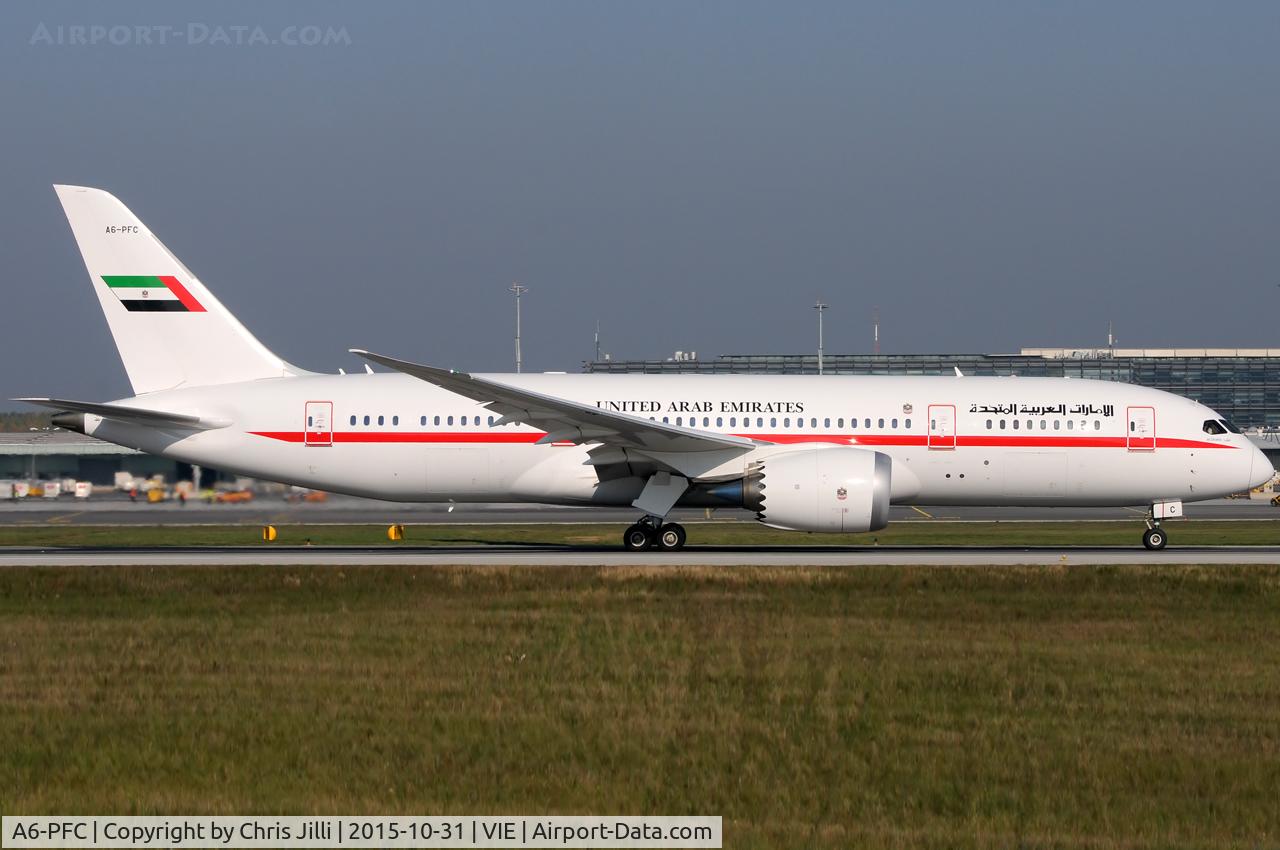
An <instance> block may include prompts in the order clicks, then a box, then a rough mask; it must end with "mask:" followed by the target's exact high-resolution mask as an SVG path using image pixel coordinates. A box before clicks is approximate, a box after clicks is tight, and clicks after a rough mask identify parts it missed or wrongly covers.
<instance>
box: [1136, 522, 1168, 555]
mask: <svg viewBox="0 0 1280 850" xmlns="http://www.w3.org/2000/svg"><path fill="white" fill-rule="evenodd" d="M1168 542H1169V538H1168V536H1167V535H1166V534H1165V533H1164V529H1163V528H1148V529H1147V530H1146V531H1144V532H1143V533H1142V545H1143V546H1146V547H1147V548H1148V549H1151V550H1152V551H1155V550H1157V549H1163V548H1164V547H1165V544H1166V543H1168Z"/></svg>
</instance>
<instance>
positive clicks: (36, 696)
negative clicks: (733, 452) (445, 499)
mask: <svg viewBox="0 0 1280 850" xmlns="http://www.w3.org/2000/svg"><path fill="white" fill-rule="evenodd" d="M1277 623H1280V568H1272V567H1269V568H1256V567H1160V568H1143V567H1132V568H1129V567H1125V568H1079V567H1073V568H1069V569H1067V568H1053V569H1035V568H999V569H995V568H993V569H983V570H978V569H971V570H948V569H945V568H936V569H935V568H862V569H847V570H841V569H818V568H813V569H780V568H759V569H756V568H740V569H720V568H710V567H676V568H643V567H626V568H604V569H559V568H556V569H547V568H520V567H498V568H468V567H440V568H422V567H406V568H395V567H368V568H356V569H337V568H318V569H307V568H282V569H262V568H215V569H210V568H170V569H144V568H122V569H85V570H77V569H65V570H62V569H10V570H0V740H2V741H3V742H4V745H3V749H0V811H4V812H6V813H51V814H61V813H80V812H83V813H124V812H139V813H151V812H155V813H175V812H184V813H185V812H193V813H202V812H207V813H232V812H236V813H239V812H262V813H267V812H270V813H308V812H321V813H326V812H329V813H341V812H348V813H380V812H395V813H414V814H445V813H506V814H512V813H519V814H525V813H566V814H572V813H587V812H591V813H605V814H614V813H618V814H644V813H663V814H681V813H690V814H694V813H697V814H722V815H724V816H725V818H726V827H725V834H726V840H727V845H728V846H733V847H774V846H830V847H845V846H853V845H857V846H871V847H906V846H936V847H955V846H1006V847H1025V846H1064V847H1065V846H1071V847H1075V846H1082V845H1084V846H1096V847H1159V846H1174V845H1176V846H1204V847H1219V846H1228V845H1233V844H1235V845H1240V846H1250V847H1252V846H1275V845H1276V844H1277V842H1280V805H1278V804H1277V802H1276V789H1277V788H1278V787H1280V648H1277V641H1276V626H1277Z"/></svg>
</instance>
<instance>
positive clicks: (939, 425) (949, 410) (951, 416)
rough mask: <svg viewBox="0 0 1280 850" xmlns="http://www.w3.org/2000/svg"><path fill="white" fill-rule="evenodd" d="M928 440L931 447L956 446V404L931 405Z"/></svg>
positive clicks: (950, 447) (951, 447) (946, 447)
mask: <svg viewBox="0 0 1280 850" xmlns="http://www.w3.org/2000/svg"><path fill="white" fill-rule="evenodd" d="M928 442H929V448H931V449H954V448H955V447H956V406H955V405H954V404H931V405H929V441H928Z"/></svg>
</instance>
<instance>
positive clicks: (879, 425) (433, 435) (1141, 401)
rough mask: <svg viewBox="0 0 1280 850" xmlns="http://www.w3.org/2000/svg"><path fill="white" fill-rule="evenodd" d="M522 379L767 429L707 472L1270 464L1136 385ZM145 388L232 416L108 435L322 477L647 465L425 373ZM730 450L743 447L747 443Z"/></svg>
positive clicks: (127, 427)
mask: <svg viewBox="0 0 1280 850" xmlns="http://www.w3.org/2000/svg"><path fill="white" fill-rule="evenodd" d="M480 377H490V378H492V379H494V380H499V381H501V382H503V383H506V384H509V385H511V386H514V387H519V388H523V389H526V390H531V391H534V392H538V393H542V394H545V395H551V396H556V397H559V398H565V399H571V400H575V401H579V402H583V403H586V404H590V405H593V406H598V407H601V408H604V409H606V410H610V411H616V412H622V413H627V414H631V415H635V416H641V417H644V418H646V419H648V418H655V419H657V420H658V421H667V422H669V423H671V424H673V425H681V426H684V427H691V428H695V429H697V430H700V431H707V432H713V433H721V434H733V435H739V436H746V437H750V438H752V439H754V440H757V441H759V442H760V445H759V447H758V448H756V449H754V450H752V451H750V452H748V453H746V454H736V455H732V456H730V457H725V458H717V457H715V456H714V453H708V455H707V461H706V464H705V468H703V469H701V470H699V474H698V475H696V476H694V477H695V478H696V479H698V480H702V481H731V480H733V479H736V478H741V477H742V476H743V474H744V472H745V470H746V468H747V466H748V465H749V464H751V463H753V462H754V461H757V460H760V459H761V458H764V457H767V456H768V455H770V454H775V453H778V452H787V451H795V450H797V449H803V448H806V447H818V446H821V445H839V446H855V447H864V448H868V449H874V450H875V451H879V452H882V453H884V454H887V455H888V456H889V457H890V458H892V462H893V467H892V468H893V475H892V485H893V486H892V501H893V502H894V503H895V504H920V505H930V504H932V505H947V504H952V505H958V504H974V505H1136V504H1146V503H1151V502H1156V501H1172V500H1185V501H1195V500H1201V499H1210V498H1215V497H1219V496H1223V495H1226V494H1229V493H1234V492H1238V491H1241V490H1245V489H1247V488H1249V487H1250V486H1255V485H1257V484H1259V483H1261V482H1263V481H1266V480H1267V479H1268V478H1270V477H1271V475H1272V473H1273V470H1272V467H1271V464H1270V463H1269V462H1268V461H1267V460H1266V458H1265V457H1264V456H1263V455H1262V453H1261V452H1260V451H1258V450H1257V449H1256V448H1255V447H1254V446H1252V445H1251V444H1250V443H1249V441H1248V440H1247V439H1246V438H1245V437H1243V436H1241V435H1239V434H1236V433H1229V432H1227V433H1211V432H1212V431H1214V430H1215V429H1213V428H1209V429H1208V430H1206V427H1205V423H1206V422H1208V421H1217V420H1220V419H1221V417H1220V416H1218V415H1217V414H1216V413H1214V412H1213V411H1212V410H1210V409H1208V408H1207V407H1205V406H1203V405H1201V404H1198V403H1196V402H1193V401H1190V400H1188V399H1185V398H1181V397H1179V396H1175V395H1172V394H1169V393H1165V392H1161V391H1158V390H1152V389H1147V388H1144V387H1137V386H1133V385H1129V384H1122V383H1113V382H1106V381H1084V380H1068V379H1056V378H974V377H964V378H961V377H956V378H950V377H846V376H821V377H816V376H772V375H769V376H757V375H725V376H720V375H639V374H637V375H567V374H555V375H527V374H526V375H495V376H480ZM127 403H128V404H129V405H132V406H135V407H146V408H152V409H155V410H163V411H169V412H185V413H189V414H194V415H198V416H200V417H202V418H206V419H210V420H218V421H220V422H225V423H229V424H226V426H225V427H219V428H214V429H211V430H206V431H201V432H197V433H194V434H191V433H188V432H185V431H173V432H165V431H163V430H156V429H154V428H149V427H143V426H139V425H131V424H126V423H122V422H116V421H104V420H102V419H99V418H97V417H94V416H88V417H87V418H86V431H87V433H90V434H92V435H93V436H95V437H99V438H102V439H105V440H109V441H111V442H114V443H119V444H122V445H126V446H130V447H134V448H138V449H141V450H143V451H147V452H151V453H153V454H158V455H163V456H165V457H169V458H174V459H177V460H182V461H187V462H190V463H196V464H201V465H205V466H210V467H216V468H219V469H224V470H227V471H233V472H237V473H241V474H246V475H252V476H256V477H260V478H265V479H270V480H275V481H282V482H286V483H290V484H296V485H301V486H304V487H310V488H316V489H323V490H329V491H334V492H340V493H350V494H354V495H360V496H370V497H377V498H382V499H393V500H399V501H423V502H429V501H447V500H455V501H460V502H462V501H469V502H486V501H505V502H510V501H528V502H543V503H560V504H598V505H629V504H631V501H632V500H633V499H634V498H635V497H636V495H637V493H638V492H639V491H640V489H641V487H642V486H643V483H644V482H643V479H641V478H634V479H630V478H626V477H622V478H614V479H613V480H610V481H607V482H604V483H602V482H601V480H600V478H599V476H598V474H597V470H596V468H595V467H594V466H592V465H590V463H589V459H588V455H587V452H588V450H589V449H590V448H591V447H590V446H589V445H586V446H584V445H571V444H566V445H556V444H544V445H539V444H537V443H536V441H537V440H538V439H540V438H541V437H543V436H544V434H543V432H542V431H539V430H537V429H534V428H530V427H527V426H523V425H516V424H512V425H495V424H490V423H491V422H493V421H495V420H496V419H497V418H498V417H497V416H496V415H495V414H493V413H492V412H490V411H489V410H487V409H486V408H485V407H483V406H482V405H480V404H478V403H476V402H474V401H472V400H471V399H468V398H464V397H461V396H458V395H454V394H452V393H449V392H446V391H444V390H442V389H439V388H437V387H435V386H433V385H431V384H428V383H425V382H423V381H420V380H417V379H415V378H413V377H410V376H407V375H403V374H398V373H393V374H382V373H379V374H363V375H341V376H333V375H303V376H296V377H282V378H271V379H263V380H257V381H249V382H243V383H234V384H223V385H217V386H207V387H199V388H192V389H178V390H168V391H163V392H155V393H148V394H145V395H142V396H139V397H137V398H133V399H128V400H127ZM731 454H732V453H731Z"/></svg>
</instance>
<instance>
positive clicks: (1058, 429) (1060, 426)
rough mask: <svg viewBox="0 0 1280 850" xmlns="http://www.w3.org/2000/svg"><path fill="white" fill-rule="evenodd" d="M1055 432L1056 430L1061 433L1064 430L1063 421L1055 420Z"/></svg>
mask: <svg viewBox="0 0 1280 850" xmlns="http://www.w3.org/2000/svg"><path fill="white" fill-rule="evenodd" d="M1053 430H1055V431H1061V430H1062V420H1061V419H1055V420H1053Z"/></svg>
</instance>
